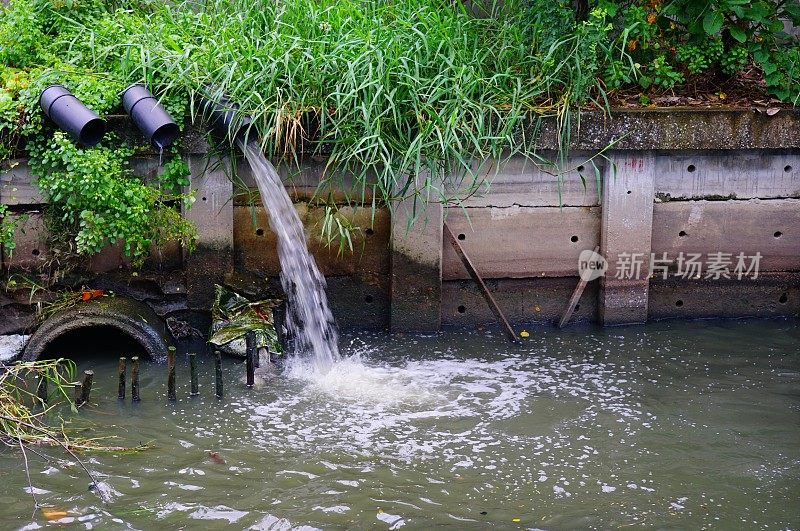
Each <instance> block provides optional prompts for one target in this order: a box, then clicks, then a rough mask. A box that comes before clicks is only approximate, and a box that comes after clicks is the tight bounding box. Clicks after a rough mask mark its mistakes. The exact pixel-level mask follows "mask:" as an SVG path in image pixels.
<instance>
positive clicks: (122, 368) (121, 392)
mask: <svg viewBox="0 0 800 531" xmlns="http://www.w3.org/2000/svg"><path fill="white" fill-rule="evenodd" d="M127 370H128V360H127V359H126V358H125V357H124V356H123V357H121V358H120V359H119V364H118V365H117V380H118V381H119V387H118V390H117V398H119V399H120V400H125V373H126V372H127Z"/></svg>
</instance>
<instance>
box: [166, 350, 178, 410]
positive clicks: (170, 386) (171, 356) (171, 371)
mask: <svg viewBox="0 0 800 531" xmlns="http://www.w3.org/2000/svg"><path fill="white" fill-rule="evenodd" d="M177 399H178V396H177V394H176V393H175V347H169V348H167V400H169V401H170V402H174V401H175V400H177Z"/></svg>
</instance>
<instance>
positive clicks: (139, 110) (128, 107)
mask: <svg viewBox="0 0 800 531" xmlns="http://www.w3.org/2000/svg"><path fill="white" fill-rule="evenodd" d="M122 106H123V107H124V108H125V112H126V113H128V114H129V115H130V117H131V120H133V123H134V124H135V125H136V127H137V128H138V129H139V131H141V132H142V134H143V135H144V136H146V137H147V139H148V140H149V141H150V143H151V144H152V145H153V147H154V148H156V149H158V150H162V149H164V148H166V147H169V146H170V145H171V144H172V143H173V142H174V141H175V139H176V138H178V134H179V133H180V128H179V127H178V124H176V123H175V120H173V119H172V116H170V114H169V113H168V112H167V110H166V109H165V108H164V107H163V106H162V105H161V104H160V103H159V102H158V99H157V98H156V97H155V96H153V95H152V94H151V93H150V91H149V90H147V88H146V87H145V86H144V85H139V84H136V83H134V84H133V85H131V86H129V87H128V88H126V89H125V90H124V91H123V93H122Z"/></svg>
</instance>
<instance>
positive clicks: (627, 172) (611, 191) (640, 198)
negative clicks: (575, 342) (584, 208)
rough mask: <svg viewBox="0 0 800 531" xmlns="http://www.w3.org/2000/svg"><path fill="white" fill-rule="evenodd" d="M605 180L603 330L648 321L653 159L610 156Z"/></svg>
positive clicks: (634, 155)
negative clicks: (606, 266) (606, 264)
mask: <svg viewBox="0 0 800 531" xmlns="http://www.w3.org/2000/svg"><path fill="white" fill-rule="evenodd" d="M610 158H611V161H612V162H613V164H607V165H606V166H605V168H606V169H605V170H604V172H605V173H604V176H603V205H602V209H603V217H602V225H601V228H600V252H601V254H602V255H603V256H604V257H605V258H606V260H608V271H606V274H605V276H604V277H602V279H601V282H600V301H599V307H600V322H601V323H602V324H603V326H613V325H622V324H635V323H644V322H645V321H647V300H648V290H649V285H650V249H651V244H650V242H651V238H652V234H653V197H654V193H655V184H654V182H655V180H654V178H655V175H654V168H655V157H654V156H653V154H652V153H649V152H636V153H632V152H622V151H616V152H612V153H611V155H610Z"/></svg>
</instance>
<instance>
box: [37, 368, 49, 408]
mask: <svg viewBox="0 0 800 531" xmlns="http://www.w3.org/2000/svg"><path fill="white" fill-rule="evenodd" d="M36 396H37V397H39V400H41V401H42V404H47V378H45V377H44V374H41V373H40V374H39V384H38V385H37V386H36Z"/></svg>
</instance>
